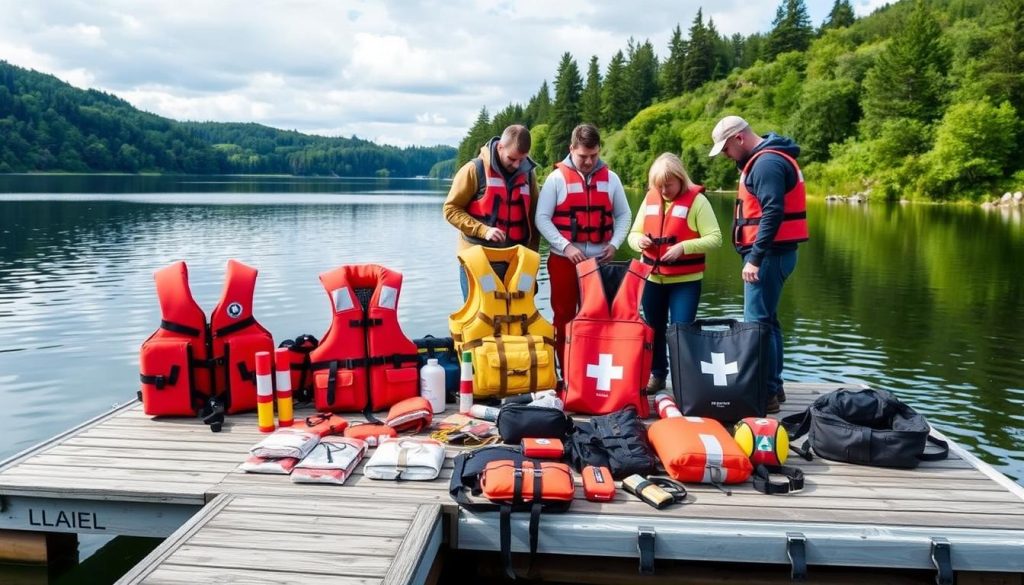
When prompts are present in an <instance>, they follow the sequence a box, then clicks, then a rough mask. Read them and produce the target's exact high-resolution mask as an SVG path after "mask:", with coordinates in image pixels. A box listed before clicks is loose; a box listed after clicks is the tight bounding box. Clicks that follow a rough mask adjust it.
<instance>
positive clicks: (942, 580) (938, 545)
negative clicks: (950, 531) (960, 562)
mask: <svg viewBox="0 0 1024 585" xmlns="http://www.w3.org/2000/svg"><path fill="white" fill-rule="evenodd" d="M952 549H953V545H951V544H950V543H949V539H947V538H933V539H932V546H931V558H932V565H934V566H935V570H936V574H935V583H936V585H953V583H954V582H955V573H954V572H953V554H952V552H953V550H952Z"/></svg>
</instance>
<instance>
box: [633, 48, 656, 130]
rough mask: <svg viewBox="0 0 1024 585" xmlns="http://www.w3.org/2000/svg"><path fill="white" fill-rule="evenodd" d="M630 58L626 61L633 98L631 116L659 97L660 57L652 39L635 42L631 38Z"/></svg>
mask: <svg viewBox="0 0 1024 585" xmlns="http://www.w3.org/2000/svg"><path fill="white" fill-rule="evenodd" d="M628 50H629V58H628V61H627V63H626V79H627V80H628V82H629V86H630V90H631V92H632V98H631V100H630V103H631V106H632V112H631V113H630V117H632V116H633V115H634V114H636V113H637V112H639V111H640V110H642V109H644V108H646V107H647V106H649V105H651V104H652V103H654V100H655V99H657V97H658V57H657V56H656V55H655V54H654V45H652V44H651V41H650V40H645V41H644V42H643V44H634V43H633V40H632V39H630V42H629V46H628Z"/></svg>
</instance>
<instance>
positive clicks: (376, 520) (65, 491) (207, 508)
mask: <svg viewBox="0 0 1024 585" xmlns="http://www.w3.org/2000/svg"><path fill="white" fill-rule="evenodd" d="M835 388H836V386H835V385H826V384H788V385H787V387H786V393H787V395H788V396H789V400H788V401H787V402H786V403H785V404H784V405H783V407H784V408H783V412H782V413H780V415H786V414H790V413H793V412H798V411H802V410H803V409H804V408H805V407H806V406H808V405H809V404H810V403H811V402H812V401H813V400H814V398H815V397H817V396H818V395H820V394H822V393H825V392H828V391H831V390H834V389H835ZM352 418H353V420H359V419H360V418H361V417H359V415H353V416H352ZM260 437H261V435H260V433H259V432H258V431H257V430H256V422H255V415H242V416H236V417H229V418H228V423H227V424H226V425H225V427H224V430H223V432H221V433H216V434H215V433H211V432H210V431H209V430H208V429H207V428H206V427H205V426H204V425H202V424H201V423H199V422H198V421H195V420H191V419H160V420H152V419H150V418H149V417H147V416H145V415H144V414H143V413H142V409H141V405H140V404H139V403H137V402H132V403H129V404H126V405H124V406H122V407H120V408H117V409H115V410H113V411H111V412H109V413H107V414H105V415H103V416H100V417H97V418H96V419H93V420H91V421H88V422H86V423H84V424H82V425H81V426H79V427H77V428H75V429H72V430H70V431H68V432H66V433H63V434H61V435H59V436H57V437H54V438H53V439H51V440H49V441H46V442H44V443H43V444H41V445H38V446H36V447H34V448H32V449H29V450H27V451H25V452H23V453H20V454H18V455H16V456H14V457H13V458H11V459H9V460H8V461H6V462H4V463H3V464H0V530H22V531H35V532H78V533H100V534H110V535H115V534H128V535H141V536H159V537H164V538H166V540H165V541H164V543H163V544H162V545H161V546H160V547H158V548H157V549H156V550H155V551H153V553H152V554H151V555H149V556H148V557H147V558H146V559H145V560H144V561H143V562H142V563H140V564H139V565H138V566H136V567H135V568H134V569H132V570H131V571H130V572H129V573H128V574H126V575H125V576H124V578H123V579H122V581H121V582H123V583H139V582H141V583H214V582H269V583H276V582H280V583H285V582H297V581H301V582H304V583H319V582H325V583H326V582H328V581H330V582H332V583H367V584H369V583H389V584H390V583H425V582H429V581H430V580H432V579H434V578H436V576H437V572H438V570H439V567H438V564H439V563H438V562H437V560H438V559H439V558H441V556H442V555H439V551H447V552H446V554H447V555H448V558H455V559H457V558H458V555H459V554H460V553H459V552H458V551H497V550H499V543H498V518H497V514H496V513H472V512H467V511H465V510H460V509H459V508H458V507H457V506H456V505H455V503H454V502H453V501H452V500H451V498H450V497H449V496H448V493H447V486H448V480H449V478H450V475H451V461H450V460H449V461H447V462H446V465H445V468H444V469H443V470H442V473H441V476H440V477H439V478H438V479H437V480H435V481H432V482H411V481H410V482H387V481H375V480H370V479H367V478H366V477H364V476H363V475H362V474H361V472H360V469H358V468H357V470H356V473H355V474H354V475H353V476H352V477H350V478H349V480H348V481H347V482H346V484H345V485H344V486H328V485H309V484H294V483H292V482H291V480H290V479H289V478H288V477H287V476H274V475H255V474H246V473H243V472H241V471H239V470H238V465H239V464H240V463H241V462H242V460H243V459H244V458H245V456H246V455H247V450H248V448H249V447H250V446H252V445H253V444H254V443H256V442H257V441H258V440H259V439H260ZM951 447H952V449H951V453H950V457H949V459H947V460H945V461H939V462H932V463H923V464H922V465H921V466H920V467H919V468H917V469H914V470H888V469H880V468H873V467H862V466H855V465H848V464H843V463H835V462H829V461H825V460H822V459H820V458H816V459H815V460H814V461H812V462H807V461H804V460H802V459H799V458H795V457H794V458H792V459H791V460H790V462H789V463H790V464H793V465H797V466H800V467H801V468H802V469H803V470H804V472H805V474H806V487H805V488H804V490H803V491H801V492H797V493H794V494H789V495H781V496H767V495H762V494H759V493H757V492H756V491H754V489H753V488H752V487H751V486H750V485H749V484H747V485H743V486H737V487H734V488H733V490H732V492H733V493H732V495H731V496H730V495H726V494H725V493H723V492H721V491H719V490H718V489H716V488H714V487H712V486H706V485H688V486H687V487H688V488H689V490H690V494H691V497H690V503H688V504H686V505H682V506H673V507H672V508H669V509H666V510H660V511H659V510H655V509H653V508H651V507H649V506H647V505H646V504H643V503H642V502H640V501H639V500H637V499H636V498H634V497H632V496H630V495H628V494H626V493H624V492H622V491H621V490H620V491H619V492H618V494H617V496H616V499H615V501H613V502H609V503H604V504H597V503H592V502H587V501H585V500H584V499H583V496H582V488H579V489H578V492H577V500H576V501H574V502H573V506H572V508H571V510H570V511H569V512H568V513H565V514H546V515H544V516H543V517H542V519H541V523H540V549H539V552H541V553H545V554H547V555H569V556H573V557H577V556H580V555H584V556H590V557H595V558H596V557H603V558H606V559H607V558H609V557H619V558H623V559H632V561H631V562H633V563H635V562H636V559H638V552H637V543H638V537H639V533H640V532H641V531H643V532H644V533H645V534H653V537H654V539H655V556H656V558H657V559H659V562H661V561H662V560H675V561H680V562H689V561H720V562H726V563H772V564H778V565H788V564H790V555H794V554H796V555H799V550H797V549H799V548H800V547H801V546H802V548H803V552H804V554H805V557H806V562H807V565H808V566H809V572H810V574H811V575H812V576H813V575H814V571H815V567H823V566H836V567H852V568H873V569H881V570H891V569H918V570H930V571H933V572H934V573H933V574H935V573H937V572H939V570H940V568H945V569H951V570H952V571H955V572H956V573H957V574H958V575H961V576H965V575H968V574H977V573H987V574H989V576H990V577H992V578H996V577H997V574H998V579H999V580H998V581H986V582H993V583H1016V584H1020V583H1024V581H1022V580H1021V574H1024V488H1022V487H1021V486H1019V485H1017V484H1016V483H1014V482H1012V481H1011V480H1009V479H1008V478H1006V477H1005V476H1003V475H1001V474H999V473H998V472H997V471H995V470H994V469H992V468H991V467H990V466H988V465H986V464H984V463H982V462H980V461H978V460H977V459H976V458H974V457H973V456H971V455H970V454H969V453H966V452H965V451H964V450H963V449H961V448H959V447H958V446H956V445H951ZM457 452H458V451H457V450H456V449H450V450H449V457H453V456H454V455H455V454H456V453H457ZM515 516H516V515H513V522H512V532H513V550H515V551H517V552H525V551H527V550H528V547H527V517H528V515H525V514H524V515H523V516H524V518H519V519H516V518H515ZM946 557H948V559H949V562H948V564H947V563H946V562H945V561H944V559H945V558H946ZM593 566H594V570H600V569H598V568H597V567H599V566H600V564H594V565H593ZM432 571H433V572H432ZM593 582H597V580H596V579H595V580H594V581H593Z"/></svg>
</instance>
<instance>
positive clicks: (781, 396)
mask: <svg viewBox="0 0 1024 585" xmlns="http://www.w3.org/2000/svg"><path fill="white" fill-rule="evenodd" d="M775 400H778V401H779V404H782V403H783V402H785V401H786V391H785V390H783V389H782V388H779V393H778V394H776V395H775Z"/></svg>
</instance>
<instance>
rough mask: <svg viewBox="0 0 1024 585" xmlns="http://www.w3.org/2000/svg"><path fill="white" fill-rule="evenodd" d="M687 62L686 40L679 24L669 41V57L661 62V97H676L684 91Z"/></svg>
mask: <svg viewBox="0 0 1024 585" xmlns="http://www.w3.org/2000/svg"><path fill="white" fill-rule="evenodd" d="M685 63H686V42H685V41H683V31H682V30H681V29H680V28H679V25H678V24H677V25H676V27H675V28H674V29H672V38H671V39H670V40H669V42H668V58H666V59H665V62H664V63H662V64H661V97H662V98H663V99H669V98H674V97H676V96H677V95H680V94H681V93H683V66H684V64H685Z"/></svg>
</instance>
